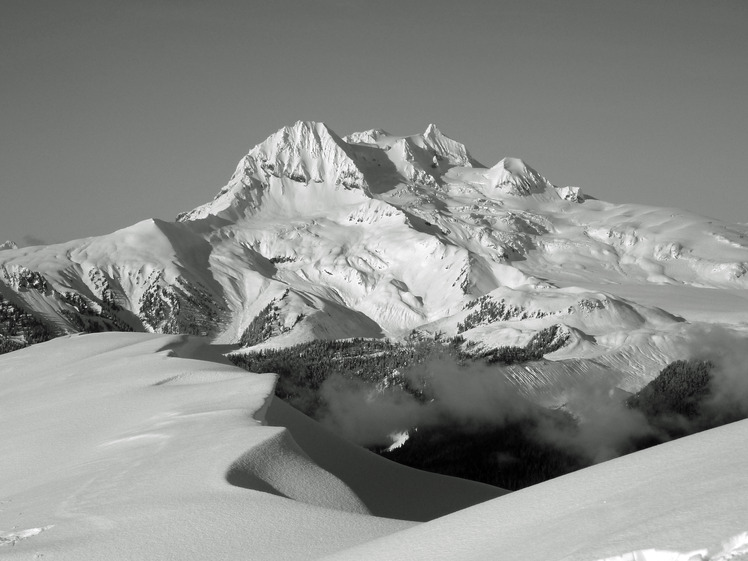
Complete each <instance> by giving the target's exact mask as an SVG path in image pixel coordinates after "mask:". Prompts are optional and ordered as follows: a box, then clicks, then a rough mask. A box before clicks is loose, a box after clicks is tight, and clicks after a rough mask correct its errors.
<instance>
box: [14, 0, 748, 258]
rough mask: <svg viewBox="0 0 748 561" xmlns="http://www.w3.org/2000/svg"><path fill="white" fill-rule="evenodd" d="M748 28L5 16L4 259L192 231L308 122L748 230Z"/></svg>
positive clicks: (64, 8) (567, 20)
mask: <svg viewBox="0 0 748 561" xmlns="http://www.w3.org/2000/svg"><path fill="white" fill-rule="evenodd" d="M747 30H748V2H746V1H744V0H704V1H698V0H687V1H686V0H672V1H664V0H646V1H644V0H641V1H640V0H627V1H623V0H616V1H608V0H589V1H580V0H571V1H560V0H542V1H541V0H516V1H513V0H512V1H508V0H507V1H500V0H485V1H484V0H481V1H461V2H456V1H453V0H450V1H446V0H438V1H428V2H427V1H410V2H409V1H407V0H396V1H395V0H378V1H376V2H374V1H370V0H365V1H358V0H351V1H343V0H317V1H315V0H310V1H306V2H303V1H301V2H288V1H276V0H273V1H270V0H265V1H262V2H255V1H239V0H232V1H226V2H222V1H220V0H216V1H207V0H205V1H202V0H184V1H177V0H161V1H159V0H127V1H122V0H119V1H116V2H115V1H111V0H65V1H60V0H4V1H3V2H2V5H1V6H0V76H1V77H2V78H0V107H1V108H2V110H1V111H0V131H1V133H0V134H1V136H0V139H1V144H0V193H2V204H0V242H1V241H2V240H5V239H13V240H15V241H16V242H17V243H19V244H20V245H28V244H33V243H40V242H48V243H49V242H58V241H65V240H68V239H72V238H77V237H84V236H89V235H98V234H104V233H107V232H110V231H113V230H115V229H118V228H122V227H125V226H128V225H130V224H132V223H135V222H137V221H139V220H142V219H145V218H149V217H158V218H164V219H173V218H174V217H175V216H176V214H177V213H178V212H180V211H183V210H189V209H191V208H193V207H195V206H197V205H199V204H202V203H204V202H207V201H208V200H210V199H212V198H213V196H214V195H215V193H216V192H217V191H218V190H219V189H220V187H221V186H222V185H224V184H225V182H226V181H227V180H228V178H229V177H230V175H231V174H232V172H233V170H234V168H235V166H236V164H237V162H238V160H239V159H240V158H241V157H242V156H243V155H244V154H245V153H246V152H247V151H248V150H249V148H251V147H252V146H254V145H255V144H257V143H259V142H261V141H262V140H264V139H265V138H266V137H267V136H268V135H270V134H271V133H272V132H274V131H275V130H277V129H279V128H280V127H282V126H284V125H287V124H292V123H293V122H295V121H296V120H298V119H304V120H318V121H324V122H326V123H327V124H328V125H329V126H330V127H331V128H332V129H333V130H335V131H336V132H337V133H338V134H340V135H341V136H342V135H345V134H348V133H350V132H353V131H356V130H365V129H370V128H384V129H386V130H388V131H389V132H391V133H393V134H414V133H418V132H422V131H423V130H424V129H425V128H426V126H427V125H428V124H429V123H430V122H433V123H435V124H437V125H438V126H439V128H440V129H441V130H442V131H443V132H444V133H445V134H447V135H449V136H451V137H453V138H455V139H457V140H460V141H462V142H464V143H465V144H467V146H468V148H469V149H470V150H471V151H472V153H473V155H474V156H475V157H477V158H478V159H479V160H480V161H481V162H483V163H484V164H486V165H488V166H490V165H493V164H494V163H495V162H496V161H498V160H499V159H500V158H502V157H503V156H517V157H521V158H523V159H525V160H526V161H527V162H528V163H529V164H531V165H532V166H533V167H535V168H536V169H537V170H538V171H540V172H541V173H542V174H543V175H545V176H546V177H547V178H548V179H549V180H550V181H552V182H553V183H555V184H557V185H579V186H581V187H582V189H583V190H584V191H585V192H587V193H590V194H593V195H594V196H597V197H598V198H601V199H604V200H609V201H612V202H637V203H643V204H654V205H663V206H676V207H682V208H686V209H689V210H693V211H696V212H700V213H702V214H706V215H709V216H713V217H716V218H721V219H725V220H730V221H747V220H748V218H746V211H747V210H748V180H747V179H746V178H748V107H746V102H747V100H748V31H747Z"/></svg>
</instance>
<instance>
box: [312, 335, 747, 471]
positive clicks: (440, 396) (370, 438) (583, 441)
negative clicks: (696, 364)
mask: <svg viewBox="0 0 748 561" xmlns="http://www.w3.org/2000/svg"><path fill="white" fill-rule="evenodd" d="M685 334H686V336H685V338H684V342H683V344H682V346H681V347H679V348H678V349H677V354H680V355H681V357H682V358H683V359H697V360H709V361H711V362H712V363H713V364H714V365H715V368H714V370H713V378H712V382H711V384H712V388H711V389H712V391H711V395H710V397H709V398H708V400H707V401H706V402H705V403H704V404H703V408H704V411H705V415H706V416H707V417H708V418H707V419H700V420H699V421H698V423H696V422H692V421H689V420H688V419H685V418H684V419H668V423H669V425H668V426H671V427H672V426H675V425H673V423H680V425H681V426H680V429H682V430H681V434H687V433H691V432H696V431H697V430H699V428H701V427H703V426H704V424H705V423H706V425H709V426H713V425H714V424H719V422H725V420H733V419H734V418H742V417H746V416H748V375H746V373H747V372H748V339H746V338H745V337H744V336H741V335H740V334H738V333H736V332H734V331H729V330H727V329H723V328H719V327H713V326H691V327H689V329H688V330H687V331H686V332H685ZM397 379H398V380H399V383H400V385H391V386H390V387H387V388H382V387H376V386H374V385H373V384H372V383H370V382H365V381H356V380H353V381H352V380H349V379H346V378H343V377H331V378H330V379H328V380H327V381H326V382H325V383H324V384H323V386H322V389H321V397H322V398H323V399H324V401H325V402H326V404H327V412H326V415H325V416H324V417H323V418H322V422H324V423H325V424H327V425H329V426H330V427H331V428H332V429H333V430H335V431H337V432H338V433H339V434H341V435H343V436H345V437H346V438H348V439H349V440H352V441H354V442H357V443H359V444H362V445H364V446H382V445H388V444H390V439H389V435H391V434H393V433H396V432H399V431H404V430H409V429H412V428H415V427H419V428H427V427H439V426H445V427H452V428H454V427H456V426H464V427H466V428H470V429H471V430H475V429H476V428H479V427H481V426H486V427H491V428H496V427H502V426H506V425H508V424H510V423H516V422H519V423H524V426H526V427H528V434H531V435H533V436H534V438H535V439H536V442H537V443H538V445H541V446H555V447H558V448H561V449H562V450H564V451H565V452H568V453H572V454H574V455H576V456H577V457H579V458H582V459H584V461H586V462H592V463H597V462H601V461H605V460H609V459H611V458H615V457H617V456H620V455H622V454H626V453H629V452H632V451H634V450H636V449H638V448H641V446H642V445H643V443H648V444H653V443H656V442H662V441H665V440H668V439H669V438H671V437H672V436H671V434H673V433H671V432H670V431H665V430H664V429H663V426H665V425H663V424H662V423H659V422H656V421H657V420H654V421H653V420H652V419H648V418H647V417H646V416H645V415H644V414H643V413H642V412H641V411H639V410H637V409H632V408H629V407H627V406H626V403H625V398H626V397H627V395H628V394H626V393H625V392H622V391H621V390H620V389H618V388H617V387H616V386H615V385H614V381H613V380H612V379H611V378H610V377H606V376H592V375H590V376H587V377H586V378H585V379H584V380H582V381H580V382H579V383H577V384H575V386H574V387H571V388H569V389H568V391H567V395H566V404H565V407H564V409H565V410H566V411H568V412H570V413H571V414H572V415H573V417H574V419H575V422H573V423H572V422H562V421H563V420H564V417H563V415H562V414H560V413H559V412H555V413H554V412H551V411H549V410H547V409H544V408H542V407H540V406H539V405H536V404H534V403H531V402H530V401H529V400H528V399H526V398H525V397H524V396H523V395H522V394H521V392H520V391H519V389H518V388H517V387H516V386H515V385H514V384H512V383H511V382H510V381H509V380H508V379H507V377H506V374H505V370H504V369H502V368H500V367H496V366H488V365H485V364H483V363H480V362H469V361H466V362H458V361H457V360H455V359H454V358H452V357H451V356H449V355H447V354H446V353H443V352H439V351H437V352H436V353H435V354H434V356H432V357H431V359H430V360H427V361H425V362H423V363H422V364H418V365H415V366H413V367H411V368H409V369H407V370H404V371H403V372H402V373H400V374H399V375H398V377H397ZM404 387H407V388H409V389H410V391H406V390H405V389H403V388H404ZM413 390H416V391H415V392H414V391H413ZM416 395H417V396H418V397H416ZM661 420H662V419H660V421H661Z"/></svg>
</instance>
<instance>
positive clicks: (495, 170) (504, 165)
mask: <svg viewBox="0 0 748 561" xmlns="http://www.w3.org/2000/svg"><path fill="white" fill-rule="evenodd" d="M486 176H487V177H488V179H489V180H490V181H491V186H492V187H494V188H496V189H500V190H502V191H505V192H506V193H508V194H510V195H532V194H538V193H543V192H545V191H546V190H547V189H548V188H549V187H552V185H551V183H550V182H549V181H548V180H547V179H546V178H545V177H543V176H542V175H540V174H539V173H538V172H537V171H535V170H534V169H533V168H532V167H530V166H529V165H527V164H526V163H525V162H524V161H523V160H521V159H520V158H513V157H506V158H502V159H501V160H499V162H498V163H497V164H496V165H495V166H493V167H492V168H491V169H490V170H488V173H487V174H486Z"/></svg>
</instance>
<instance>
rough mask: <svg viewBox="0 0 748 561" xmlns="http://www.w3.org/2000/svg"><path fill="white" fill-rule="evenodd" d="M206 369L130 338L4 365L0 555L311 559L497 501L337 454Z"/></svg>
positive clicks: (89, 341) (197, 352)
mask: <svg viewBox="0 0 748 561" xmlns="http://www.w3.org/2000/svg"><path fill="white" fill-rule="evenodd" d="M215 360H221V357H220V355H218V354H217V353H216V352H215V351H213V350H211V349H210V348H208V347H207V346H206V344H205V342H204V341H203V340H201V339H199V338H190V337H186V336H181V335H179V336H164V335H149V334H123V333H110V334H97V335H85V336H73V337H64V338H58V339H56V340H54V341H51V342H48V343H42V344H39V345H35V346H33V347H31V348H29V349H24V350H21V351H17V352H14V353H10V354H7V355H4V356H3V357H0V556H2V557H3V558H10V559H28V558H41V557H44V558H45V559H206V558H215V559H308V558H310V557H315V556H318V555H321V554H324V553H329V552H332V551H336V550H338V549H340V548H342V547H348V546H351V545H354V544H356V543H360V542H362V541H366V540H370V539H372V538H374V537H378V536H381V535H384V534H388V533H390V532H392V531H395V530H400V529H403V528H407V527H410V526H412V525H413V523H412V522H404V521H397V520H392V519H386V518H378V517H376V516H372V515H371V514H370V513H371V512H374V513H378V514H387V515H388V516H398V517H399V518H412V519H420V520H426V519H431V518H434V517H435V516H438V515H441V514H445V513H447V512H452V511H454V510H456V509H459V508H463V507H465V506H469V505H472V504H475V503H477V502H480V501H483V500H486V499H489V498H493V497H496V496H498V495H500V494H502V491H501V490H498V489H496V488H492V487H488V486H485V485H480V484H475V483H472V482H467V481H462V480H457V479H453V478H447V477H442V476H435V475H431V474H423V473H421V472H416V471H415V470H411V469H408V468H404V467H402V466H398V465H396V464H391V463H390V462H387V461H385V460H383V459H381V458H379V457H376V456H374V455H373V454H370V453H368V452H366V451H365V450H361V449H358V448H354V447H353V446H352V445H349V444H346V443H343V442H341V441H339V440H337V439H336V438H335V437H333V436H332V435H329V434H326V433H325V432H324V431H323V429H321V428H318V427H315V426H314V425H313V423H312V421H310V420H308V419H306V418H299V417H298V416H297V417H294V415H293V413H292V412H291V413H289V412H288V411H286V410H284V408H283V407H282V405H281V407H280V409H278V407H277V406H272V405H270V403H269V401H270V400H271V396H272V391H273V384H274V381H275V377H274V376H273V375H271V374H248V373H247V372H245V371H243V370H240V369H237V368H234V367H233V366H229V365H226V364H223V363H222V362H215ZM268 407H269V408H270V410H272V411H273V414H272V417H273V420H274V422H276V423H277V421H278V420H281V421H284V420H285V419H287V418H289V415H290V417H291V418H289V419H288V422H287V423H286V425H287V426H288V428H286V426H283V425H282V426H270V425H268V424H267V423H266V422H265V416H266V414H267V413H268ZM296 434H298V435H299V438H298V440H297V439H296ZM305 449H307V450H309V451H308V452H306V451H305ZM310 458H311V459H310ZM320 466H323V467H320ZM337 472H339V473H340V476H338V475H336V473H337ZM380 478H384V479H380ZM388 480H389V481H392V482H393V483H392V485H388V484H386V483H385V482H386V481H388ZM347 481H350V484H349V483H347ZM436 489H438V490H439V493H438V494H435V493H434V491H435V490H436Z"/></svg>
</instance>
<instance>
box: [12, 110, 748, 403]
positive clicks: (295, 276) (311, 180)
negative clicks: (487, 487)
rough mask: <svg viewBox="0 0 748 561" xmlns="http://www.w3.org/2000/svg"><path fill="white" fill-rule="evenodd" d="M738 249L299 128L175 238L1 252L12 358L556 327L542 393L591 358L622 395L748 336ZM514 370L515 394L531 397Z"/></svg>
mask: <svg viewBox="0 0 748 561" xmlns="http://www.w3.org/2000/svg"><path fill="white" fill-rule="evenodd" d="M747 234H748V228H747V227H746V226H744V225H734V224H726V223H722V222H720V221H717V220H711V219H708V218H704V217H700V216H697V215H694V214H691V213H687V212H683V211H678V210H676V209H674V208H654V207H645V206H640V205H630V204H625V205H620V204H611V203H606V202H603V201H599V200H596V199H594V198H593V197H590V196H588V195H586V194H584V193H582V192H581V190H580V189H579V188H578V187H557V186H555V185H553V184H552V183H551V182H550V181H548V180H547V179H546V178H544V177H543V176H542V175H541V174H540V173H539V172H537V171H536V170H535V169H533V168H532V167H530V166H529V165H528V164H527V163H525V162H523V161H522V160H520V159H517V158H508V157H507V158H502V159H500V160H499V161H498V163H496V164H495V165H493V166H491V167H485V166H483V165H482V164H480V163H479V162H477V161H476V160H475V159H474V158H473V157H472V156H471V155H470V153H469V151H468V150H467V148H466V147H465V146H464V145H463V144H461V143H459V142H457V141H455V140H452V139H450V138H448V137H447V136H445V135H444V134H442V133H441V132H440V131H439V130H438V129H437V128H436V127H435V126H434V125H429V126H428V128H427V129H426V131H425V132H424V133H423V134H416V135H412V136H395V135H391V134H389V133H387V132H385V131H382V130H370V131H365V132H359V133H354V134H350V135H348V136H346V137H340V136H338V135H337V134H336V133H335V132H333V131H332V130H331V129H330V128H328V127H327V126H326V125H324V124H322V123H314V122H301V121H300V122H297V123H296V124H295V125H293V126H291V127H284V128H283V129H281V130H279V131H278V132H276V133H275V134H273V135H271V136H270V137H269V138H268V139H267V140H265V141H264V142H262V143H260V144H258V145H257V146H255V147H254V148H252V149H251V150H250V151H249V153H248V154H247V155H246V156H245V157H244V158H242V159H241V161H240V162H239V165H238V167H237V169H236V171H235V172H234V174H233V176H232V177H231V179H230V180H229V182H228V184H227V185H226V186H225V187H223V188H222V189H221V190H220V191H219V192H218V194H217V195H216V197H215V198H214V199H213V200H212V201H211V202H209V203H206V204H204V205H202V206H200V207H198V208H196V209H194V210H192V211H189V212H185V213H183V214H181V215H179V217H178V219H177V220H176V221H175V222H167V221H163V220H156V219H151V220H145V221H143V222H140V223H138V224H135V225H133V226H131V227H129V228H125V229H122V230H119V231H117V232H114V233H112V234H109V235H105V236H100V237H94V238H86V239H82V240H74V241H71V242H67V243H63V244H56V245H50V246H37V247H28V248H13V246H12V245H7V249H4V250H3V251H2V252H0V268H1V270H0V299H1V300H0V306H1V307H2V308H1V309H2V314H3V315H2V322H3V323H2V329H3V336H4V339H5V341H6V343H5V344H6V345H10V346H12V345H13V344H14V342H22V341H23V340H26V341H32V342H33V341H39V340H45V339H47V338H50V337H52V336H55V335H59V334H64V333H71V332H79V331H102V330H133V331H151V332H159V333H188V334H200V335H207V336H209V337H211V338H213V339H215V340H216V341H217V342H221V343H236V342H238V341H240V340H242V336H243V335H246V332H247V330H248V328H250V327H251V328H252V330H253V332H255V331H258V330H257V329H256V328H257V324H258V322H260V323H261V324H262V325H261V327H262V328H261V329H260V330H259V332H260V334H261V336H259V337H257V336H253V337H248V336H245V337H244V342H245V343H247V344H253V345H254V344H261V345H265V346H267V345H270V346H284V345H291V344H295V343H299V342H304V341H309V340H313V339H336V338H347V337H403V336H405V335H408V334H409V333H412V332H414V331H415V332H419V333H422V334H426V335H428V334H431V335H433V334H436V333H441V334H445V335H450V336H451V335H456V334H458V333H459V334H461V335H462V336H463V337H465V338H466V339H467V340H473V341H477V342H479V344H480V345H482V346H483V347H496V346H500V345H516V344H524V343H525V342H527V341H528V340H529V339H530V338H531V337H532V335H533V334H534V333H536V332H537V331H538V330H539V329H542V328H544V327H548V326H551V325H560V326H564V327H565V329H567V330H568V333H569V334H570V338H569V343H568V344H567V345H566V346H565V347H564V348H563V349H561V350H559V351H557V352H556V353H554V354H553V355H551V356H549V357H548V359H549V364H547V365H546V367H545V368H544V369H543V370H544V376H545V377H546V378H547V377H548V376H550V377H551V378H554V377H555V378H558V379H561V378H564V377H568V376H571V377H574V376H578V375H581V374H583V373H584V371H585V368H586V367H585V364H587V363H585V362H584V361H589V360H595V361H596V364H598V365H600V367H601V368H603V369H607V370H608V371H609V372H608V374H609V375H610V376H614V377H616V378H617V379H619V381H620V384H621V386H622V387H626V388H628V389H631V388H635V387H640V386H641V385H642V383H643V381H644V380H647V379H649V378H651V377H652V376H653V375H654V374H655V373H656V371H657V369H658V368H659V367H661V366H662V365H664V364H665V363H667V362H668V361H669V360H672V359H673V358H678V356H677V355H678V352H679V351H678V350H677V349H678V342H679V341H682V340H684V338H687V335H686V334H685V333H686V332H687V330H688V328H687V326H688V323H687V322H684V321H683V320H684V319H686V320H689V321H704V320H707V321H711V322H714V321H719V322H726V323H729V324H730V325H732V326H733V327H735V326H737V327H740V326H742V325H745V320H744V318H745V317H746V315H745V314H746V312H748V301H747V300H746V298H745V297H744V295H745V290H746V288H748V275H746V270H748V265H747V264H748V237H747ZM497 310H501V312H499V313H497ZM253 322H254V324H253ZM550 359H552V360H550ZM580 361H582V362H580ZM517 368H519V371H517V372H516V376H515V378H516V379H517V380H518V381H519V383H521V384H523V385H524V386H526V387H527V388H533V387H536V386H538V384H540V382H539V381H538V379H537V378H538V377H537V376H535V375H534V374H533V371H532V369H528V368H526V367H524V366H520V367H517ZM541 385H542V384H541Z"/></svg>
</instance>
